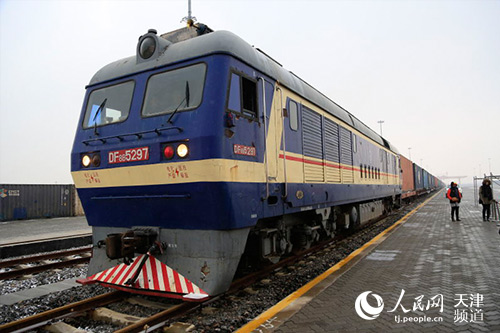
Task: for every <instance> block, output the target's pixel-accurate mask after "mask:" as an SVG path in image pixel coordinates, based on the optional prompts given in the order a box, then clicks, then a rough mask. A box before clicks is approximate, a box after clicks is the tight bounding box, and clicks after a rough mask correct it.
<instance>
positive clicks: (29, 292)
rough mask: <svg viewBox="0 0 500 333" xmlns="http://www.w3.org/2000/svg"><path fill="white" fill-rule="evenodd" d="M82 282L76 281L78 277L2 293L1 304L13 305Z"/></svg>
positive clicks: (75, 285)
mask: <svg viewBox="0 0 500 333" xmlns="http://www.w3.org/2000/svg"><path fill="white" fill-rule="evenodd" d="M80 286H81V284H79V283H76V278H74V279H68V280H63V281H59V282H55V283H51V284H46V285H43V286H38V287H36V288H31V289H25V290H21V291H18V292H15V293H10V294H6V295H0V305H13V304H16V303H18V302H22V301H25V300H28V299H33V298H37V297H41V296H45V295H48V294H51V293H55V292H58V291H63V290H68V289H70V288H73V287H80Z"/></svg>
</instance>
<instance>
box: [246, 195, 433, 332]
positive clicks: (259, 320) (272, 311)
mask: <svg viewBox="0 0 500 333" xmlns="http://www.w3.org/2000/svg"><path fill="white" fill-rule="evenodd" d="M439 193H441V191H438V192H437V193H436V194H434V195H433V196H432V197H430V198H429V199H427V200H425V201H424V202H422V203H421V204H420V205H418V206H417V207H416V208H415V209H413V210H412V211H411V212H409V213H408V214H406V215H405V216H403V217H402V218H401V219H400V220H398V221H397V222H396V223H394V224H393V225H391V226H390V227H389V228H387V229H385V230H384V231H382V232H381V233H380V234H378V235H377V236H375V237H373V238H372V239H371V240H370V241H369V242H368V243H366V244H365V245H363V246H362V247H360V248H359V249H357V250H355V251H354V252H352V253H351V254H350V255H349V256H347V257H346V258H344V259H342V260H341V261H339V262H338V263H337V264H335V265H334V266H332V267H330V268H329V269H328V270H326V271H325V272H323V273H322V274H320V275H318V276H317V277H316V278H314V280H312V281H310V282H308V283H307V284H306V285H304V286H302V287H301V288H299V289H297V290H296V291H294V292H293V293H291V294H290V295H288V296H287V297H286V298H284V299H283V300H281V301H280V302H279V303H277V304H276V305H274V306H273V307H271V308H269V309H268V310H266V311H265V312H263V313H261V314H260V315H259V316H258V317H256V318H255V319H254V320H252V321H251V322H249V323H248V324H246V325H244V326H242V327H241V328H239V329H238V330H237V331H236V333H247V332H252V331H253V330H255V329H256V328H258V327H259V326H260V325H262V324H263V323H264V322H266V321H267V320H269V319H271V318H273V317H274V316H275V315H276V314H277V313H278V312H281V311H282V310H283V309H284V308H286V307H287V306H288V305H290V304H291V303H292V302H294V301H295V300H297V299H298V298H299V297H301V296H303V295H304V294H305V293H306V292H308V291H309V290H310V289H312V288H313V287H315V286H316V285H317V284H319V283H320V282H321V281H323V280H324V279H326V278H327V277H328V276H330V275H331V274H333V273H334V272H336V271H338V270H339V269H340V268H341V267H342V266H344V265H345V264H347V263H348V262H349V261H351V260H353V259H354V258H356V257H357V256H358V255H359V254H361V253H362V252H363V251H364V250H366V249H367V248H368V247H370V246H371V245H374V244H376V243H377V242H379V241H380V242H382V240H381V238H382V237H384V236H385V235H386V234H387V233H389V232H390V231H391V230H392V229H394V228H396V227H397V226H399V225H400V224H403V223H404V222H406V221H407V220H408V219H409V218H410V217H411V216H412V215H413V214H415V213H416V212H417V211H418V210H419V209H420V208H422V207H423V206H425V205H426V204H427V203H428V202H429V201H431V200H432V199H434V198H435V197H436V196H437V195H438V194H439Z"/></svg>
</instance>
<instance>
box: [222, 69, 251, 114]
mask: <svg viewBox="0 0 500 333" xmlns="http://www.w3.org/2000/svg"><path fill="white" fill-rule="evenodd" d="M257 105H258V103H257V81H254V80H251V79H249V78H247V77H244V76H242V75H239V74H237V73H232V74H231V82H230V83H229V94H228V101H227V109H228V110H229V111H232V112H236V113H240V114H242V115H244V116H247V117H250V118H256V117H257V111H258V107H257Z"/></svg>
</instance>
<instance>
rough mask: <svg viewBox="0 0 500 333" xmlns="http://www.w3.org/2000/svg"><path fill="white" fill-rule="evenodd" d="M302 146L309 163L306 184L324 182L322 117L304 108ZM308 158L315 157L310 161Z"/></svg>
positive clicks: (305, 171) (305, 165)
mask: <svg viewBox="0 0 500 333" xmlns="http://www.w3.org/2000/svg"><path fill="white" fill-rule="evenodd" d="M302 131H303V136H302V140H303V141H302V145H303V149H304V155H305V156H306V159H307V160H308V161H307V162H304V174H305V180H306V182H323V181H324V166H323V138H322V128H321V115H319V114H317V113H316V112H314V111H312V110H310V109H308V108H306V107H302ZM307 157H313V158H315V159H314V160H313V159H308V158H307Z"/></svg>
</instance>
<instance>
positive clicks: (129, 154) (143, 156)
mask: <svg viewBox="0 0 500 333" xmlns="http://www.w3.org/2000/svg"><path fill="white" fill-rule="evenodd" d="M147 160H149V147H141V148H132V149H123V150H115V151H110V152H109V153H108V164H116V163H127V162H137V161H147Z"/></svg>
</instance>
